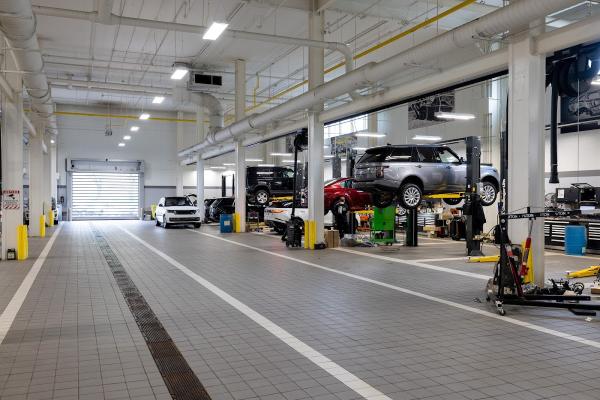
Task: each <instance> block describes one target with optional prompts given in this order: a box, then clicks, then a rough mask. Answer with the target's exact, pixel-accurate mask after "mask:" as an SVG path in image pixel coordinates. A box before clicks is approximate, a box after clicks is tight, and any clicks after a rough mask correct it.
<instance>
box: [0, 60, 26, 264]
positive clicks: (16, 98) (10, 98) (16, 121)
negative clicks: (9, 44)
mask: <svg viewBox="0 0 600 400" xmlns="http://www.w3.org/2000/svg"><path fill="white" fill-rule="evenodd" d="M4 59H5V62H6V64H7V65H6V68H7V69H14V68H15V65H14V62H13V58H12V57H10V56H9V54H8V53H5V57H4ZM6 80H7V82H8V84H9V85H10V86H11V87H12V89H13V90H14V92H13V93H10V94H7V93H2V190H4V191H7V190H11V191H15V193H17V196H18V197H19V199H20V202H19V205H18V208H11V209H7V208H5V209H3V210H2V254H1V255H0V258H2V259H5V258H6V250H8V249H16V248H17V226H19V225H22V224H23V99H22V98H21V95H20V93H21V92H22V81H21V75H20V74H7V75H6Z"/></svg>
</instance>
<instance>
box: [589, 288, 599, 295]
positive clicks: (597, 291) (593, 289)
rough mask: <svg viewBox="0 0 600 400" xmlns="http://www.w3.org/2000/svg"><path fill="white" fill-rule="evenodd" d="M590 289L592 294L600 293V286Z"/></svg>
mask: <svg viewBox="0 0 600 400" xmlns="http://www.w3.org/2000/svg"><path fill="white" fill-rule="evenodd" d="M590 290H591V292H592V294H600V287H593V288H591V289H590Z"/></svg>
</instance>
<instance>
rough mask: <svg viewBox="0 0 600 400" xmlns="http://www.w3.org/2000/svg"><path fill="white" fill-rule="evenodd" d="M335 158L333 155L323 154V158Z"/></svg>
mask: <svg viewBox="0 0 600 400" xmlns="http://www.w3.org/2000/svg"><path fill="white" fill-rule="evenodd" d="M333 157H335V156H334V155H333V154H325V155H324V156H323V158H333Z"/></svg>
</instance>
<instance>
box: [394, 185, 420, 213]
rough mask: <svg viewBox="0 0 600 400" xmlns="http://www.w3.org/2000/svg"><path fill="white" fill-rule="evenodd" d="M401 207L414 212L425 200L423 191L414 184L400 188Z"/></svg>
mask: <svg viewBox="0 0 600 400" xmlns="http://www.w3.org/2000/svg"><path fill="white" fill-rule="evenodd" d="M398 200H399V202H400V205H401V206H402V207H403V208H406V209H407V210H413V209H415V208H417V207H419V205H420V204H421V200H423V191H422V190H421V188H420V187H419V185H416V184H414V183H405V184H404V185H402V186H401V187H400V192H399V193H398Z"/></svg>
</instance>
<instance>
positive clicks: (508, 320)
mask: <svg viewBox="0 0 600 400" xmlns="http://www.w3.org/2000/svg"><path fill="white" fill-rule="evenodd" d="M121 229H123V228H121ZM188 230H189V231H190V232H194V233H196V234H199V235H204V236H208V237H211V238H213V239H218V240H222V241H224V242H227V243H231V244H234V245H237V246H241V247H245V248H248V249H252V250H255V251H258V252H261V253H265V254H269V255H272V256H275V257H279V258H284V259H286V260H291V261H295V262H297V263H300V264H304V265H308V266H311V267H315V268H318V269H322V270H324V271H329V272H333V273H335V274H339V275H343V276H347V277H349V278H353V279H357V280H360V281H363V282H369V283H372V284H374V285H378V286H383V287H385V288H388V289H392V290H395V291H398V292H401V293H405V294H409V295H412V296H416V297H420V298H422V299H426V300H430V301H433V302H436V303H440V304H444V305H447V306H450V307H454V308H458V309H460V310H464V311H468V312H470V313H474V314H478V315H481V316H484V317H487V318H492V319H496V320H499V321H503V322H506V323H509V324H512V325H517V326H521V327H523V328H527V329H531V330H533V331H537V332H541V333H546V334H548V335H552V336H556V337H559V338H562V339H566V340H570V341H573V342H577V343H580V344H584V345H587V346H590V347H595V348H597V349H600V342H597V341H594V340H590V339H585V338H582V337H581V336H576V335H571V334H568V333H564V332H560V331H557V330H554V329H549V328H544V327H543V326H539V325H535V324H531V323H529V322H525V321H521V320H518V319H515V318H511V317H506V316H500V315H498V314H497V313H495V312H494V313H493V312H489V311H485V310H481V309H479V308H475V307H471V306H466V305H464V304H460V303H456V302H454V301H450V300H445V299H441V298H439V297H435V296H430V295H428V294H425V293H421V292H416V291H414V290H410V289H405V288H402V287H400V286H395V285H391V284H389V283H385V282H381V281H377V280H375V279H370V278H366V277H364V276H360V275H355V274H351V273H349V272H344V271H340V270H337V269H334V268H329V267H325V266H323V265H319V264H315V263H312V262H310V261H305V260H301V259H299V258H294V257H290V256H286V255H284V254H280V253H276V252H273V251H268V250H263V249H261V248H258V247H254V246H250V245H247V244H245V243H240V242H236V241H234V240H230V239H225V238H223V237H220V236H217V235H211V234H210V233H206V232H199V231H195V230H192V229H188Z"/></svg>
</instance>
